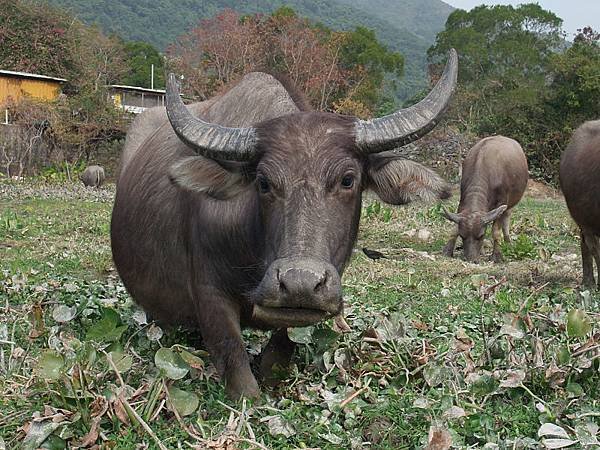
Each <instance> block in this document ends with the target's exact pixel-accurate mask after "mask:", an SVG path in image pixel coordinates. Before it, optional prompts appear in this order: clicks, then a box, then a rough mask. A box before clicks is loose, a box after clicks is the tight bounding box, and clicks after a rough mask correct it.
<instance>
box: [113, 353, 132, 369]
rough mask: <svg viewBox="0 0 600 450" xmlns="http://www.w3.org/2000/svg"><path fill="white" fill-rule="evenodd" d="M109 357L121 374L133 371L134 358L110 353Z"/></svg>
mask: <svg viewBox="0 0 600 450" xmlns="http://www.w3.org/2000/svg"><path fill="white" fill-rule="evenodd" d="M109 355H110V357H111V358H112V361H113V363H115V366H116V368H117V370H118V371H119V372H121V373H123V372H127V371H128V370H129V369H131V366H132V365H133V358H132V357H131V356H129V355H126V354H124V353H123V352H110V353H109Z"/></svg>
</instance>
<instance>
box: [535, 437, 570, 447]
mask: <svg viewBox="0 0 600 450" xmlns="http://www.w3.org/2000/svg"><path fill="white" fill-rule="evenodd" d="M542 444H543V445H544V447H546V448H566V447H570V446H571V445H573V444H577V441H572V440H571V439H544V440H543V441H542Z"/></svg>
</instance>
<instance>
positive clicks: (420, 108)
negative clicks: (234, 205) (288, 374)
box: [166, 51, 457, 327]
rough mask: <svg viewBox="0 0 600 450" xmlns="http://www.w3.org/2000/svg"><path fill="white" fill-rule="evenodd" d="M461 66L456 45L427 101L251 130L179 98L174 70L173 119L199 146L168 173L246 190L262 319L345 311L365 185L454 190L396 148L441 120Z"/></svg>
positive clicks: (234, 191)
mask: <svg viewBox="0 0 600 450" xmlns="http://www.w3.org/2000/svg"><path fill="white" fill-rule="evenodd" d="M456 74H457V56H456V53H455V52H454V51H452V52H451V53H450V57H449V61H448V64H447V66H446V68H445V71H444V73H443V75H442V77H441V79H440V80H439V82H438V83H437V84H436V86H435V87H434V88H433V90H432V91H431V92H430V93H429V95H428V96H427V97H426V98H425V99H423V100H422V101H421V102H419V103H418V104H416V105H414V106H412V107H410V108H406V109H402V110H400V111H397V112H396V113H393V114H391V115H388V116H385V117H382V118H378V119H374V120H369V121H363V120H358V119H356V118H354V117H347V116H341V115H338V114H333V113H324V112H315V111H307V112H297V113H293V114H289V115H285V116H282V117H277V118H275V119H272V120H268V121H265V122H262V123H259V124H256V125H255V126H254V127H250V128H228V127H224V126H220V125H215V124H211V123H208V122H205V121H203V120H201V119H199V118H197V117H194V116H193V115H192V114H191V113H190V112H189V111H188V110H187V108H186V107H185V106H184V104H183V103H182V101H181V99H180V96H179V93H178V88H177V84H176V81H175V77H174V76H173V75H171V76H170V77H169V80H168V83H167V102H166V106H167V114H168V116H169V120H170V122H171V125H172V127H173V130H174V131H175V133H176V134H177V135H178V136H179V138H180V139H181V140H182V141H183V142H185V143H186V144H187V145H188V146H189V147H190V148H192V149H194V150H195V152H196V153H197V154H198V156H192V157H188V158H185V159H184V160H182V161H179V162H178V163H176V164H175V165H174V166H173V167H172V168H171V178H172V179H173V180H174V182H175V183H176V184H178V185H179V186H180V187H182V188H184V189H187V190H192V191H195V192H203V193H204V194H206V195H209V196H211V197H213V198H215V199H217V200H222V201H231V200H234V199H235V198H236V197H237V196H240V195H246V196H248V198H252V199H253V200H252V201H253V202H255V204H256V210H257V211H256V214H257V215H258V218H259V219H258V222H259V223H260V227H261V233H260V236H261V239H262V240H263V242H262V243H261V248H262V252H263V254H262V260H263V261H264V272H263V273H262V279H261V280H260V281H259V282H258V283H257V286H255V287H254V288H253V289H252V291H251V292H250V293H249V295H248V297H249V298H250V301H251V302H252V303H254V318H255V320H257V321H258V322H262V323H266V324H269V325H272V326H277V327H285V326H302V325H307V324H310V323H315V322H317V321H319V320H322V319H324V318H327V317H331V316H333V315H335V314H337V313H339V312H340V311H341V309H342V291H341V281H340V274H341V272H342V271H343V269H344V266H345V264H346V263H347V261H348V259H349V257H350V254H351V251H352V246H353V244H354V242H355V239H356V234H357V230H358V222H359V218H360V211H361V194H362V192H363V190H365V189H372V190H373V191H375V192H376V193H377V194H378V195H379V197H380V198H381V199H382V200H383V201H385V202H387V203H391V204H403V203H407V202H409V201H411V200H412V199H413V198H417V197H419V198H423V197H425V198H428V199H431V198H437V197H442V198H443V197H446V196H448V195H449V191H448V187H447V185H446V183H445V182H444V181H443V180H442V179H441V178H440V177H439V176H437V175H436V174H435V173H434V172H433V171H431V170H429V169H427V168H425V167H423V166H421V165H419V164H417V163H414V162H411V161H408V160H406V159H402V158H401V156H400V155H401V152H399V153H391V152H389V151H390V150H392V149H394V148H397V147H400V146H402V145H405V144H407V143H409V142H412V141H414V140H416V139H418V138H420V137H421V136H423V135H424V134H426V133H427V132H429V131H430V130H431V129H432V128H433V127H434V126H435V125H436V123H437V122H438V120H439V118H440V116H441V114H442V113H443V111H444V110H445V108H446V106H447V104H448V102H449V99H450V97H451V94H452V92H453V90H454V87H455V84H456Z"/></svg>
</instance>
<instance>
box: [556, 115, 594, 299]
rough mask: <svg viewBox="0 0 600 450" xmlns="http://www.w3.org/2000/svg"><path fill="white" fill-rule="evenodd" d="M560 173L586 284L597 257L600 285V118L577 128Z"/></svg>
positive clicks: (591, 277) (589, 283)
mask: <svg viewBox="0 0 600 450" xmlns="http://www.w3.org/2000/svg"><path fill="white" fill-rule="evenodd" d="M559 176H560V187H561V189H562V191H563V194H564V196H565V200H566V201H567V207H568V208H569V212H570V213H571V216H573V219H574V220H575V222H576V223H577V225H579V229H580V232H581V260H582V263H583V284H584V286H586V287H589V288H593V287H594V285H595V283H594V262H593V259H595V260H596V269H597V271H598V287H600V242H599V241H598V236H600V120H595V121H590V122H586V123H584V124H583V125H581V126H580V127H579V128H577V130H575V133H573V137H572V138H571V141H570V142H569V145H568V146H567V149H566V150H565V152H564V153H563V155H562V158H561V160H560V171H559ZM592 258H593V259H592Z"/></svg>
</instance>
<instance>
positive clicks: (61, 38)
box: [0, 0, 127, 170]
mask: <svg viewBox="0 0 600 450" xmlns="http://www.w3.org/2000/svg"><path fill="white" fill-rule="evenodd" d="M0 40H1V41H2V45H0V56H1V57H2V58H3V59H2V62H3V65H2V68H3V69H9V70H16V71H25V72H34V73H41V74H43V75H51V76H59V77H64V78H66V79H67V82H66V84H65V86H64V88H63V91H64V92H65V93H66V94H67V96H66V98H63V97H61V98H60V99H59V100H58V101H56V102H54V103H51V104H43V103H37V104H36V103H35V102H31V101H27V102H24V104H23V105H24V106H21V105H10V106H11V112H12V113H13V116H14V117H16V116H17V115H18V114H17V113H18V112H19V111H25V113H24V114H20V116H19V121H18V125H19V127H21V128H22V129H24V130H29V131H32V132H34V131H36V130H39V127H37V128H36V125H35V124H36V123H37V122H39V117H38V115H39V114H41V115H43V116H44V117H45V119H44V120H45V121H47V122H48V124H49V126H48V127H46V128H44V134H45V136H47V137H48V139H49V140H50V141H51V143H52V144H53V145H54V147H55V148H57V149H59V150H60V154H61V155H62V156H61V158H62V159H64V160H77V159H79V158H80V157H81V156H82V155H85V156H86V157H88V158H89V157H90V156H91V155H92V153H93V152H94V151H95V150H96V149H97V148H98V147H99V146H100V145H102V144H103V143H104V142H105V141H106V140H110V139H116V138H120V137H122V136H123V135H124V129H125V124H124V123H123V121H122V120H121V117H120V114H119V113H118V112H117V111H116V110H115V108H114V107H113V106H112V105H111V104H110V103H109V102H108V101H107V98H108V94H107V90H106V86H107V85H108V84H113V83H117V82H119V81H120V79H121V77H122V76H123V74H124V73H125V71H126V69H127V66H126V64H125V51H124V48H123V45H122V41H121V40H120V39H118V38H117V37H115V36H106V35H104V34H103V33H102V32H101V31H100V30H99V29H98V28H96V27H89V26H86V25H84V24H82V23H81V22H79V21H78V20H76V19H75V18H73V17H70V16H68V15H67V14H66V13H64V12H62V11H60V10H57V9H55V8H51V7H49V6H46V5H43V4H42V5H38V4H36V3H33V2H29V1H25V0H6V1H3V2H2V9H1V10H0ZM25 106H27V108H26V109H23V108H24V107H25ZM38 113H39V114H38ZM29 131H27V132H28V133H29ZM38 141H39V137H36V139H34V140H33V141H32V142H33V143H34V144H36V142H38ZM22 142H23V143H25V144H26V143H27V140H22ZM25 144H20V145H21V146H22V147H23V148H22V149H20V150H19V149H14V151H16V152H18V153H19V155H21V156H23V157H24V158H25V159H19V161H21V160H22V164H21V163H19V164H18V166H19V167H21V166H23V167H25V166H28V165H29V164H30V162H31V161H34V160H35V158H32V157H31V153H32V148H33V147H32V146H31V145H25ZM36 145H37V144H36ZM7 158H8V155H7ZM7 158H5V159H7ZM55 162H57V163H60V161H55ZM29 169H30V168H29ZM19 170H21V169H19ZM23 170H24V169H23Z"/></svg>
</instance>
